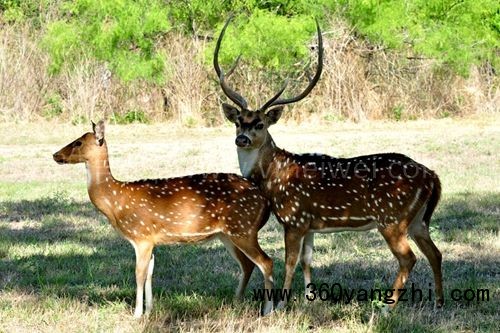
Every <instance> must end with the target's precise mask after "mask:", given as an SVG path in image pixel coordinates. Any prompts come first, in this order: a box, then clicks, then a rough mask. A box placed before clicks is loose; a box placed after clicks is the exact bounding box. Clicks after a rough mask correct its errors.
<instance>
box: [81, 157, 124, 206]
mask: <svg viewBox="0 0 500 333" xmlns="http://www.w3.org/2000/svg"><path fill="white" fill-rule="evenodd" d="M85 166H86V168H87V190H88V193H89V197H90V200H91V201H92V203H93V204H94V205H95V206H96V207H97V208H98V209H99V210H101V211H102V212H103V213H105V215H108V214H107V209H108V208H109V207H110V202H111V201H110V200H111V197H112V194H113V193H117V192H118V191H119V188H120V184H121V182H119V181H117V180H115V178H114V177H113V175H112V174H111V169H110V167H109V160H108V154H107V151H106V153H105V154H102V156H100V157H99V158H94V159H92V160H89V161H87V162H85Z"/></svg>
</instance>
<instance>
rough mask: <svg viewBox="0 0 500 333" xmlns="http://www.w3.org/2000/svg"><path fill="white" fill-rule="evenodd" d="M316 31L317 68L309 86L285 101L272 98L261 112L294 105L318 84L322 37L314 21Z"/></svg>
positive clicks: (320, 69)
mask: <svg viewBox="0 0 500 333" xmlns="http://www.w3.org/2000/svg"><path fill="white" fill-rule="evenodd" d="M316 30H317V32H318V67H317V69H316V73H315V74H314V77H313V78H312V80H309V85H308V86H307V88H306V89H304V91H303V92H302V93H301V94H299V95H298V96H295V97H292V98H285V99H278V100H276V98H277V97H276V96H274V97H273V98H272V99H271V100H269V101H268V102H266V104H264V106H263V107H261V108H260V109H261V110H265V109H267V108H269V107H271V106H275V105H284V104H290V103H295V102H298V101H300V100H301V99H303V98H304V97H306V96H307V95H308V94H309V93H310V92H311V90H313V88H314V86H315V85H316V83H318V81H319V78H320V77H321V72H322V71H323V37H322V36H321V28H320V27H319V23H318V20H317V19H316ZM281 93H283V92H282V91H281V92H280V93H279V94H278V95H277V96H278V97H279V95H281Z"/></svg>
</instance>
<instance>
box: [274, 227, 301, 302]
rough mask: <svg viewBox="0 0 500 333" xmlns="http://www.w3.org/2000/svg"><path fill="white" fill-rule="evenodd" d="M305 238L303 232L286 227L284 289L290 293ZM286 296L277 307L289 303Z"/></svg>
mask: <svg viewBox="0 0 500 333" xmlns="http://www.w3.org/2000/svg"><path fill="white" fill-rule="evenodd" d="M303 240H304V235H303V234H302V233H299V232H296V231H294V230H292V229H287V228H285V261H286V262H285V283H284V284H283V290H284V293H283V295H285V292H287V294H288V295H290V293H291V287H292V281H293V276H294V274H295V267H296V266H297V261H298V259H299V255H300V250H301V248H302V241H303ZM287 301H288V300H287V299H286V297H285V298H283V299H282V300H280V302H279V303H278V306H277V308H278V309H283V308H284V307H285V306H286V304H287Z"/></svg>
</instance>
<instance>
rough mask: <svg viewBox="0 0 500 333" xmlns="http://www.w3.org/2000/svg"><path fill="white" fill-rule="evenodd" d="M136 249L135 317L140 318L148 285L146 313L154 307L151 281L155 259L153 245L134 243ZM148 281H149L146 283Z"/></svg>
mask: <svg viewBox="0 0 500 333" xmlns="http://www.w3.org/2000/svg"><path fill="white" fill-rule="evenodd" d="M132 245H134V249H135V259H136V262H135V282H136V285H137V287H136V299H135V311H134V317H135V318H140V317H141V316H142V313H143V306H144V303H143V299H144V285H145V284H146V313H147V314H149V312H150V311H151V308H152V307H153V296H152V290H151V279H152V275H153V268H154V258H152V257H151V254H152V252H153V244H151V243H132ZM146 280H149V281H148V282H147V283H146Z"/></svg>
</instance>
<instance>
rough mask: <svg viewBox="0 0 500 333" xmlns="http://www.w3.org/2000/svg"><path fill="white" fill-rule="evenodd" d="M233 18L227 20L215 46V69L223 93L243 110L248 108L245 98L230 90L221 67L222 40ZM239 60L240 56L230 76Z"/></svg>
mask: <svg viewBox="0 0 500 333" xmlns="http://www.w3.org/2000/svg"><path fill="white" fill-rule="evenodd" d="M232 18H233V17H232V16H230V17H229V18H228V19H227V21H226V23H225V24H224V27H223V28H222V31H221V32H220V35H219V38H218V39H217V44H216V45H215V51H214V68H215V72H216V73H217V76H218V77H219V83H220V86H221V88H222V91H223V92H224V94H226V96H227V97H229V99H230V100H231V101H233V102H234V103H235V104H236V105H238V106H239V107H241V108H242V109H246V108H247V106H248V104H247V102H246V100H245V99H244V98H243V96H241V95H240V94H238V93H237V92H236V91H234V90H232V89H231V88H229V86H228V85H227V84H226V82H225V81H224V71H223V70H222V68H221V67H220V66H219V50H220V45H221V43H222V38H223V37H224V33H225V32H226V28H227V26H228V25H229V22H231V19H232ZM239 58H240V57H239V56H238V58H237V59H236V63H235V65H234V66H233V67H232V68H231V69H230V70H229V72H228V73H229V74H228V76H229V75H231V73H232V72H233V71H234V69H235V68H236V66H237V64H238V61H239Z"/></svg>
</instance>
